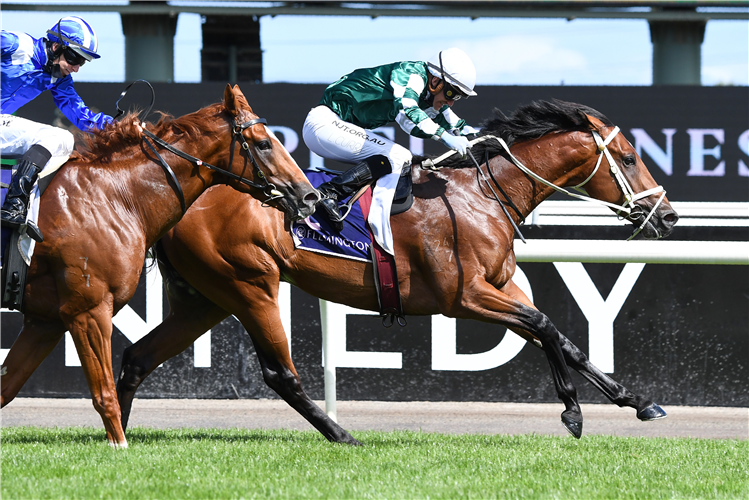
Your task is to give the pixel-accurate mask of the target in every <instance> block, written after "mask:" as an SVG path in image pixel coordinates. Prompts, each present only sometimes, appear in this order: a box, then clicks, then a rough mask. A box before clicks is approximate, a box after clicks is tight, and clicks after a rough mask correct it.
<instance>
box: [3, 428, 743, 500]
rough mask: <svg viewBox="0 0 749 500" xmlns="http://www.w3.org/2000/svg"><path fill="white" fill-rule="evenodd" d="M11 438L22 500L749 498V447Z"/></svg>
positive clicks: (6, 468)
mask: <svg viewBox="0 0 749 500" xmlns="http://www.w3.org/2000/svg"><path fill="white" fill-rule="evenodd" d="M354 436H355V437H356V438H357V439H359V440H360V441H361V442H362V443H364V446H362V447H351V446H345V445H336V444H331V443H328V442H327V441H326V440H325V439H324V438H323V437H322V436H320V435H319V434H318V433H316V432H313V431H309V432H299V431H258V430H240V429H235V430H218V429H179V430H166V431H165V430H155V429H145V428H133V429H131V430H130V431H128V440H129V444H130V448H129V449H127V450H113V449H111V448H110V447H109V446H108V444H107V443H106V439H105V435H104V431H103V430H98V429H92V428H57V429H45V428H31V427H12V428H3V429H2V430H1V432H0V438H1V442H0V452H1V457H0V465H1V466H2V476H1V478H0V479H1V483H0V494H1V495H2V498H3V499H4V500H8V499H12V498H24V499H26V498H133V499H147V498H180V499H188V498H201V499H202V498H263V499H268V498H272V499H277V498H378V499H379V498H451V499H452V498H564V499H566V498H583V499H589V498H591V499H592V498H607V499H608V498H631V499H638V500H640V499H648V498H742V499H745V498H748V497H749V460H747V457H749V442H748V441H739V440H707V439H664V438H655V439H654V438H622V437H609V436H584V437H583V439H581V440H579V441H577V440H575V439H573V438H570V437H566V438H561V437H552V436H538V435H524V436H502V435H491V436H489V435H444V434H433V433H422V432H356V433H354Z"/></svg>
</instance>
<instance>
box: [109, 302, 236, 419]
mask: <svg viewBox="0 0 749 500" xmlns="http://www.w3.org/2000/svg"><path fill="white" fill-rule="evenodd" d="M169 303H170V305H171V312H170V313H169V316H167V318H166V319H165V320H164V321H163V322H162V323H161V324H160V325H159V326H157V327H156V328H154V329H153V330H151V332H150V333H149V334H148V335H146V336H145V337H143V338H142V339H140V340H139V341H138V342H136V343H135V344H133V345H131V346H129V347H128V348H127V349H125V352H124V353H123V355H122V368H121V369H120V376H119V377H118V379H117V398H118V400H119V402H120V409H121V411H122V428H123V429H127V422H128V420H129V418H130V411H131V409H132V405H133V398H134V397H135V391H136V390H137V389H138V387H139V386H140V384H141V383H143V381H144V380H145V379H146V377H148V375H150V374H151V372H153V371H154V370H155V369H156V367H157V366H159V365H161V363H163V362H164V361H166V360H168V359H170V358H172V357H174V356H176V355H177V354H179V353H181V352H182V351H184V350H185V349H187V348H188V347H190V345H192V343H193V342H195V340H197V338H198V337H200V336H201V335H203V334H204V333H205V332H206V331H208V330H209V329H211V328H212V327H213V326H214V325H216V324H218V323H219V322H221V321H222V320H223V319H224V318H226V317H227V316H229V313H227V312H226V311H225V310H223V309H222V308H220V307H219V306H217V305H216V304H214V303H213V302H211V301H210V300H208V299H206V298H205V297H203V296H202V295H196V296H195V297H193V298H192V299H191V300H190V301H189V303H183V302H178V301H177V300H175V298H174V297H170V302H169Z"/></svg>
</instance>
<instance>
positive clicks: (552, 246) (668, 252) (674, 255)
mask: <svg viewBox="0 0 749 500" xmlns="http://www.w3.org/2000/svg"><path fill="white" fill-rule="evenodd" d="M526 241H527V243H526V244H523V243H522V242H521V241H519V240H516V241H515V256H516V258H517V261H518V262H606V263H624V262H642V263H646V264H723V265H749V242H747V241H671V240H658V241H654V240H632V241H614V240H541V239H537V240H532V239H528V240H526Z"/></svg>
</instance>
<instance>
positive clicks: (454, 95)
mask: <svg viewBox="0 0 749 500" xmlns="http://www.w3.org/2000/svg"><path fill="white" fill-rule="evenodd" d="M443 82H444V84H445V86H444V87H443V89H444V91H445V99H447V100H449V101H459V100H460V99H468V96H467V95H465V94H464V93H463V92H461V91H460V90H458V89H457V88H456V87H453V86H452V85H450V84H449V83H447V80H443Z"/></svg>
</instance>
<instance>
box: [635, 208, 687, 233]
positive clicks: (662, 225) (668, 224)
mask: <svg viewBox="0 0 749 500" xmlns="http://www.w3.org/2000/svg"><path fill="white" fill-rule="evenodd" d="M652 209H653V207H648V206H647V205H644V204H636V205H635V207H634V209H633V210H632V213H630V214H629V216H628V217H627V220H628V221H630V222H631V223H632V224H633V225H634V227H635V229H634V231H635V232H636V231H637V230H638V229H639V228H640V226H642V223H643V221H645V220H646V219H647V222H646V223H645V225H644V226H643V228H642V230H640V232H639V233H638V234H637V236H635V239H638V240H642V239H644V240H656V239H659V238H665V237H667V236H669V235H670V234H671V233H672V232H673V230H674V225H676V223H677V222H678V221H679V214H677V213H676V211H675V210H674V209H673V208H671V205H670V204H669V203H668V202H664V203H663V204H661V205H660V206H659V207H658V208H657V209H656V210H655V212H653V215H651V216H650V218H649V219H648V214H650V211H651V210H652Z"/></svg>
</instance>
